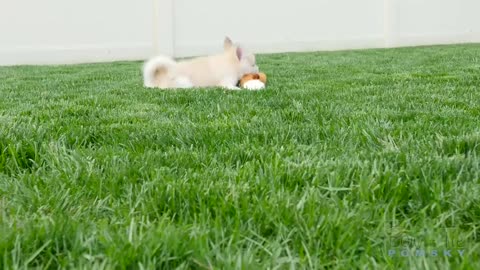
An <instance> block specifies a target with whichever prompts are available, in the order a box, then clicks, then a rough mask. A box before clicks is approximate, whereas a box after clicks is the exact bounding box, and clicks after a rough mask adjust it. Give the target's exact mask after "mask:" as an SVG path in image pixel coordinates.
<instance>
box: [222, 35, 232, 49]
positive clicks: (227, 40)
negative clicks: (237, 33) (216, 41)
mask: <svg viewBox="0 0 480 270" xmlns="http://www.w3.org/2000/svg"><path fill="white" fill-rule="evenodd" d="M232 47H233V42H232V40H231V39H230V38H229V37H225V40H224V41H223V49H225V50H228V49H230V48H232Z"/></svg>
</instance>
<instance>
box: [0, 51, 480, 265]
mask: <svg viewBox="0 0 480 270" xmlns="http://www.w3.org/2000/svg"><path fill="white" fill-rule="evenodd" d="M258 61H259V65H260V68H261V69H262V70H263V71H265V72H266V73H267V74H268V75H269V85H268V88H267V90H265V91H224V90H221V89H207V90H205V89H203V90H186V91H185V90H178V91H162V90H152V89H144V88H143V87H142V78H141V72H140V69H141V63H140V62H117V63H107V64H92V65H74V66H50V67H47V66H21V67H2V68H0V235H1V237H0V268H3V269H14V268H23V267H28V268H30V267H32V268H39V269H43V268H48V269H56V268H83V269H92V268H94V269H99V268H105V269H112V268H115V269H155V268H156V269H174V268H178V269H268V268H270V269H312V268H328V269H402V268H403V269H415V268H417V269H418V268H425V269H447V268H451V269H480V256H479V255H480V185H479V184H480V44H474V45H457V46H435V47H420V48H402V49H388V50H361V51H344V52H318V53H292V54H272V55H260V56H258ZM422 251H425V254H424V256H423V254H422ZM435 252H436V253H435ZM435 254H436V255H437V256H435ZM449 255H450V256H449Z"/></svg>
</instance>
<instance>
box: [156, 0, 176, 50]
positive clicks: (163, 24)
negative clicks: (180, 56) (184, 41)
mask: <svg viewBox="0 0 480 270" xmlns="http://www.w3.org/2000/svg"><path fill="white" fill-rule="evenodd" d="M153 5H154V19H153V23H154V26H153V29H154V39H153V40H154V41H153V42H154V48H155V53H156V54H164V55H169V56H172V57H173V56H175V0H153Z"/></svg>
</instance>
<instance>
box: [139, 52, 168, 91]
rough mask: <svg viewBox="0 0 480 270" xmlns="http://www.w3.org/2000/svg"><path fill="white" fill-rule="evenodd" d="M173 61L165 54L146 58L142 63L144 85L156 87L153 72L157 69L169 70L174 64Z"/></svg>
mask: <svg viewBox="0 0 480 270" xmlns="http://www.w3.org/2000/svg"><path fill="white" fill-rule="evenodd" d="M175 64H176V63H175V61H174V60H173V59H171V58H169V57H166V56H157V57H155V58H152V59H150V60H148V61H147V62H146V63H145V65H143V84H144V85H145V87H156V81H157V79H156V78H155V73H156V71H157V70H159V69H164V70H165V71H168V70H171V69H172V68H173V67H174V66H175Z"/></svg>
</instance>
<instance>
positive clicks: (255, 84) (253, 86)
mask: <svg viewBox="0 0 480 270" xmlns="http://www.w3.org/2000/svg"><path fill="white" fill-rule="evenodd" d="M243 87H244V88H246V89H248V90H262V89H264V88H265V84H264V83H263V82H262V81H260V80H251V81H248V82H246V83H245V84H244V85H243Z"/></svg>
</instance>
